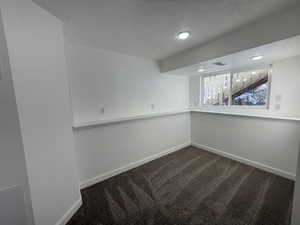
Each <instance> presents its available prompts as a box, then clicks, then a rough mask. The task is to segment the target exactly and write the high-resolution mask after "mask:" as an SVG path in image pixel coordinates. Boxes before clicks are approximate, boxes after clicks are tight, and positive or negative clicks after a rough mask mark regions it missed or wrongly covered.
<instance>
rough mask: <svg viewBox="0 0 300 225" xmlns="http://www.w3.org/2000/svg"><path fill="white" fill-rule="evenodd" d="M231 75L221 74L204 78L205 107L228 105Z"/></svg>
mask: <svg viewBox="0 0 300 225" xmlns="http://www.w3.org/2000/svg"><path fill="white" fill-rule="evenodd" d="M229 78H230V74H221V75H217V76H209V77H204V78H203V84H204V101H203V104H204V105H228V103H229V96H230V92H229V90H230V88H229V85H230V83H229Z"/></svg>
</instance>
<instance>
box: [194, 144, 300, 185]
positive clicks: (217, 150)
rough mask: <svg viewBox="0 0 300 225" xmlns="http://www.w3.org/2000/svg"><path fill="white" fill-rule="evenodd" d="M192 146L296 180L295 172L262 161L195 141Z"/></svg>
mask: <svg viewBox="0 0 300 225" xmlns="http://www.w3.org/2000/svg"><path fill="white" fill-rule="evenodd" d="M192 146H194V147H196V148H200V149H203V150H206V151H209V152H212V153H215V154H218V155H220V156H223V157H226V158H230V159H233V160H235V161H239V162H241V163H244V164H247V165H249V166H253V167H255V168H258V169H261V170H264V171H267V172H270V173H273V174H276V175H278V176H281V177H284V178H287V179H290V180H296V175H295V174H292V173H289V172H286V171H283V170H280V169H277V168H274V167H271V166H268V165H265V164H262V163H259V162H255V161H251V160H249V159H246V158H243V157H240V156H236V155H233V154H230V153H227V152H224V151H222V150H219V149H216V148H212V147H209V146H206V145H201V144H198V143H196V142H192Z"/></svg>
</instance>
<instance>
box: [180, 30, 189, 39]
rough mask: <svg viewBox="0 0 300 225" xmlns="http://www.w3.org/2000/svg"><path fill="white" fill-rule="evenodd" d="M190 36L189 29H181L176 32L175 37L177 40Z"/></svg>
mask: <svg viewBox="0 0 300 225" xmlns="http://www.w3.org/2000/svg"><path fill="white" fill-rule="evenodd" d="M190 36H191V32H189V31H181V32H179V33H177V34H176V38H177V39H178V40H186V39H188V38H189V37H190Z"/></svg>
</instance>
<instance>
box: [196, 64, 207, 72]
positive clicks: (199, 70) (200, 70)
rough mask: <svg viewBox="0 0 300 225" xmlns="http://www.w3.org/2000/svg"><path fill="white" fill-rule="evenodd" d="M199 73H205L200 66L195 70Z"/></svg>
mask: <svg viewBox="0 0 300 225" xmlns="http://www.w3.org/2000/svg"><path fill="white" fill-rule="evenodd" d="M197 71H198V72H199V73H203V72H204V71H205V69H204V67H203V66H201V67H199V69H198V70H197Z"/></svg>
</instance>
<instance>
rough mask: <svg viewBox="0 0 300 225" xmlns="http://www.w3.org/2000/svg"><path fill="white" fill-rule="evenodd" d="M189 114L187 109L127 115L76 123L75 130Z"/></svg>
mask: <svg viewBox="0 0 300 225" xmlns="http://www.w3.org/2000/svg"><path fill="white" fill-rule="evenodd" d="M189 112H190V110H189V109H186V110H178V111H170V112H157V113H146V114H138V115H126V116H121V117H114V118H106V119H100V120H94V121H85V122H74V124H73V129H79V128H84V127H92V126H100V125H104V124H112V123H120V122H125V121H131V120H139V119H149V118H155V117H163V116H170V115H176V114H182V113H189Z"/></svg>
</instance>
